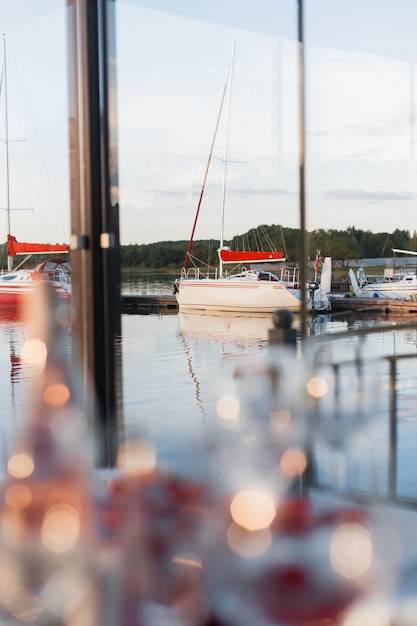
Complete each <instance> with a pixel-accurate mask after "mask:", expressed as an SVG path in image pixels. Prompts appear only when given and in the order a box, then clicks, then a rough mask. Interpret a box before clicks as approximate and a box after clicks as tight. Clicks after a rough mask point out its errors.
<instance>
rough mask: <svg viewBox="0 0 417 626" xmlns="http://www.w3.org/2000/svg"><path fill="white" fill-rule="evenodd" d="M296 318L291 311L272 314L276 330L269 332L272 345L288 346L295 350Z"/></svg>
mask: <svg viewBox="0 0 417 626" xmlns="http://www.w3.org/2000/svg"><path fill="white" fill-rule="evenodd" d="M293 319H294V316H293V314H292V313H291V311H288V310H287V309H282V310H279V311H275V313H273V314H272V321H273V323H274V328H271V329H270V330H269V343H270V344H286V345H290V346H293V347H294V348H295V345H296V340H297V331H296V330H295V328H292V322H293Z"/></svg>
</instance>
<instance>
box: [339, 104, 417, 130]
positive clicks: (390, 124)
mask: <svg viewBox="0 0 417 626" xmlns="http://www.w3.org/2000/svg"><path fill="white" fill-rule="evenodd" d="M416 122H417V103H416V102H414V101H412V102H406V103H404V104H403V105H402V106H401V107H400V108H399V109H398V110H397V111H396V112H395V113H394V115H391V117H389V118H388V119H387V120H385V122H383V123H381V124H349V125H348V126H345V130H346V132H347V133H348V134H349V135H352V136H365V135H366V136H368V137H369V136H370V137H374V136H378V137H381V136H383V135H385V136H386V135H392V134H402V133H405V132H410V123H414V124H415V123H416Z"/></svg>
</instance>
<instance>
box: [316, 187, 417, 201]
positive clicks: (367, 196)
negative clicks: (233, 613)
mask: <svg viewBox="0 0 417 626" xmlns="http://www.w3.org/2000/svg"><path fill="white" fill-rule="evenodd" d="M326 198H329V199H335V200H361V201H366V202H393V201H394V202H397V201H399V200H409V199H411V198H414V194H413V193H411V192H407V191H404V192H401V193H398V192H395V191H364V190H361V189H335V190H332V191H328V192H327V193H326Z"/></svg>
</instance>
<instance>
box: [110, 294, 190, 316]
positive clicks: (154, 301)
mask: <svg viewBox="0 0 417 626" xmlns="http://www.w3.org/2000/svg"><path fill="white" fill-rule="evenodd" d="M157 311H163V312H164V313H171V312H172V313H175V312H176V311H178V303H177V299H176V297H175V296H174V295H136V294H133V295H125V294H122V312H123V313H155V312H157Z"/></svg>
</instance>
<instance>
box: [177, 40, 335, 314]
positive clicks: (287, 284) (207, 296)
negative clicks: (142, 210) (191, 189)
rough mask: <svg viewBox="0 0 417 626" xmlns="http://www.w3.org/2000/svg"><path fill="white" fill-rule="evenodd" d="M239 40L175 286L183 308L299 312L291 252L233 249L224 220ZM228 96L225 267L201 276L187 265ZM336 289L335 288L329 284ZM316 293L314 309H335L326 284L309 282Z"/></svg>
mask: <svg viewBox="0 0 417 626" xmlns="http://www.w3.org/2000/svg"><path fill="white" fill-rule="evenodd" d="M235 50H236V40H233V47H232V56H231V60H230V65H229V71H228V75H227V80H226V84H225V88H224V91H223V96H222V99H221V105H220V111H219V114H218V117H217V121H216V126H215V132H214V136H213V140H212V144H211V148H210V153H209V158H208V162H207V166H206V170H205V175H204V181H203V186H202V189H201V193H200V197H199V202H198V207H197V212H196V216H195V219H194V224H193V229H192V233H191V237H190V240H189V244H188V247H187V252H186V255H185V259H184V264H183V267H182V270H181V276H180V278H179V279H177V280H176V281H175V285H174V291H175V293H176V298H177V302H178V307H179V310H180V311H181V310H183V311H185V310H201V311H229V312H246V313H272V312H274V311H276V310H277V309H283V308H285V309H289V310H291V311H299V310H300V307H301V288H300V287H301V286H300V284H299V275H298V269H297V268H292V269H290V268H288V267H287V266H286V265H285V261H286V258H285V255H284V254H283V253H282V252H278V251H273V250H270V251H267V252H265V251H259V250H257V251H249V250H243V251H235V250H231V249H230V248H229V247H228V246H225V243H224V219H225V198H226V175H227V164H228V146H229V134H230V114H231V97H232V83H233V70H234V64H235ZM226 93H227V95H228V100H227V115H226V132H225V144H224V159H223V182H222V199H221V217H220V245H219V249H218V255H219V270H218V273H217V270H216V272H215V274H214V276H210V275H209V274H207V275H204V276H200V270H199V268H196V267H190V268H188V269H187V263H188V261H189V259H190V256H191V255H190V250H191V245H192V241H193V238H194V234H195V229H196V224H197V220H198V216H199V213H200V208H201V202H202V197H203V193H204V189H205V185H206V181H207V176H208V171H209V166H210V163H211V160H212V156H213V148H214V144H215V140H216V136H217V131H218V128H219V121H220V118H221V115H222V112H223V107H224V103H225V99H226ZM265 263H275V264H280V265H281V276H280V277H278V276H277V275H276V274H274V273H272V272H269V271H265V270H264V269H261V267H263V265H264V264H265ZM326 263H327V265H326V268H323V270H324V269H326V271H325V272H324V273H325V274H328V271H329V264H330V266H331V260H330V259H326ZM224 264H234V265H235V266H240V268H241V269H240V271H238V272H237V273H235V274H230V275H225V273H224V268H223V265H224ZM329 289H330V288H329ZM308 290H309V293H310V303H309V306H310V308H315V309H320V310H323V309H328V308H330V305H329V301H328V299H327V295H326V293H324V289H323V290H322V289H321V286H320V285H319V284H318V283H312V284H310V285H309V286H308Z"/></svg>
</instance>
